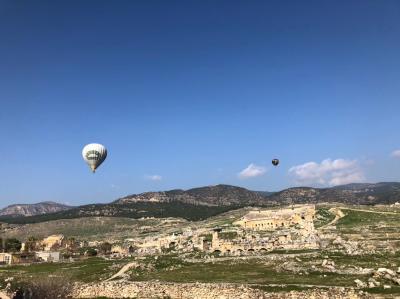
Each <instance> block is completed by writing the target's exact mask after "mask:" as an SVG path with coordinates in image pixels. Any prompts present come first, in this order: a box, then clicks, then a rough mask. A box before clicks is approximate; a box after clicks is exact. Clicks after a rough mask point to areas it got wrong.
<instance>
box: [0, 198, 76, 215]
mask: <svg viewBox="0 0 400 299" xmlns="http://www.w3.org/2000/svg"><path fill="white" fill-rule="evenodd" d="M71 208H72V207H69V206H66V205H63V204H59V203H56V202H52V201H45V202H39V203H35V204H14V205H10V206H7V207H5V208H4V209H1V210H0V216H9V217H18V216H24V217H27V216H36V215H43V214H49V213H55V212H59V211H65V210H68V209H71Z"/></svg>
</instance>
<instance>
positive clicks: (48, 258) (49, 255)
mask: <svg viewBox="0 0 400 299" xmlns="http://www.w3.org/2000/svg"><path fill="white" fill-rule="evenodd" d="M35 256H36V258H39V259H42V260H43V261H45V262H59V261H60V252H59V251H37V252H35Z"/></svg>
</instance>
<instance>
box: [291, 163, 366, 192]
mask: <svg viewBox="0 0 400 299" xmlns="http://www.w3.org/2000/svg"><path fill="white" fill-rule="evenodd" d="M289 174H290V175H291V176H293V178H294V180H295V181H296V183H297V184H310V185H329V186H336V185H343V184H349V183H359V182H362V181H364V180H365V178H364V173H363V171H362V170H361V169H360V166H359V165H358V162H357V160H346V159H336V160H331V159H325V160H323V161H322V162H321V163H316V162H307V163H304V164H301V165H297V166H293V167H292V168H290V169H289Z"/></svg>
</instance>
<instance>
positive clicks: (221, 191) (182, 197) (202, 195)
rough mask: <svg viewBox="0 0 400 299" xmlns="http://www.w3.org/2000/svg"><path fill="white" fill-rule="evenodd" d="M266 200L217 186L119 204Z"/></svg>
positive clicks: (252, 202) (152, 194)
mask: <svg viewBox="0 0 400 299" xmlns="http://www.w3.org/2000/svg"><path fill="white" fill-rule="evenodd" d="M265 201H266V198H265V196H264V195H262V194H259V193H258V192H254V191H250V190H247V189H245V188H241V187H236V186H230V185H215V186H207V187H200V188H193V189H189V190H180V189H177V190H171V191H165V192H146V193H141V194H134V195H129V196H126V197H123V198H121V199H118V200H117V201H115V203H117V204H126V203H136V202H182V203H185V204H192V205H204V206H232V205H240V206H242V205H259V204H264V203H265Z"/></svg>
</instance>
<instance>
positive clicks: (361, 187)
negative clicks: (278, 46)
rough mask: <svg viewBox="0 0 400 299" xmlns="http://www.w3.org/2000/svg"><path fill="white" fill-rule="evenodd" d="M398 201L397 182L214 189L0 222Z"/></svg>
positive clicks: (193, 215)
mask: <svg viewBox="0 0 400 299" xmlns="http://www.w3.org/2000/svg"><path fill="white" fill-rule="evenodd" d="M399 201H400V183H376V184H349V185H343V186H336V187H332V188H311V187H295V188H289V189H285V190H282V191H280V192H275V193H270V192H260V191H250V190H247V189H245V188H241V187H235V186H229V185H216V186H207V187H200V188H194V189H189V190H186V191H185V190H179V189H178V190H170V191H162V192H146V193H141V194H135V195H129V196H126V197H123V198H120V199H118V200H116V201H114V202H112V203H109V204H90V205H84V206H79V207H74V208H71V207H65V206H63V207H64V209H62V210H61V211H60V210H59V211H52V210H50V211H49V212H42V213H38V214H33V213H32V214H31V215H32V216H29V217H16V215H15V214H3V215H0V221H3V222H8V223H35V222H42V221H48V220H56V219H72V218H79V217H90V216H108V217H109V216H112V217H129V218H146V217H156V218H166V217H177V218H183V219H186V220H190V221H193V220H201V219H206V218H208V217H211V216H214V215H218V214H220V213H223V212H226V211H229V210H234V209H238V208H240V207H245V206H277V205H286V204H292V203H293V204H298V203H324V202H326V203H329V202H337V203H345V204H366V205H375V204H393V203H395V202H399ZM19 206H20V205H19ZM21 215H23V214H21Z"/></svg>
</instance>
